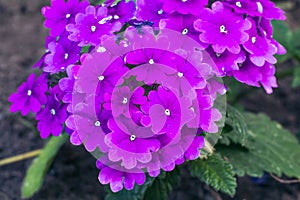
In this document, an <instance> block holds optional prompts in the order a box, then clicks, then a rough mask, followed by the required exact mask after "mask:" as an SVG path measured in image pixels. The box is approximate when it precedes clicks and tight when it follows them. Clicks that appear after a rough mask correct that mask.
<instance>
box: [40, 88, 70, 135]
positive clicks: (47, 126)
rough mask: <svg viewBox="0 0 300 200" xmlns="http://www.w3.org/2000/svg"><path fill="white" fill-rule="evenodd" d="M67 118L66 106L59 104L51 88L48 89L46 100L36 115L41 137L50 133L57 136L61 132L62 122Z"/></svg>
mask: <svg viewBox="0 0 300 200" xmlns="http://www.w3.org/2000/svg"><path fill="white" fill-rule="evenodd" d="M66 119H67V106H66V105H65V104H61V103H60V102H59V101H58V99H57V97H56V95H55V94H54V91H53V90H50V94H49V96H48V102H47V104H46V106H45V108H43V109H42V110H41V111H40V112H39V113H38V114H37V115H36V120H38V125H37V128H38V130H39V132H40V136H41V138H47V137H49V136H50V134H52V135H54V136H59V135H60V134H61V133H62V130H63V126H64V123H65V121H66Z"/></svg>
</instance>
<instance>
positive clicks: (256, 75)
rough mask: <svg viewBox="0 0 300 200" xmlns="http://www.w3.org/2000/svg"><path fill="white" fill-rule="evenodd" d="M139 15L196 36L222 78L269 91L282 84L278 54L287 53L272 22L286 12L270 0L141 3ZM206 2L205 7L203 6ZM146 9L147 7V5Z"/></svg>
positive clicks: (145, 0)
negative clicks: (277, 75) (277, 73)
mask: <svg viewBox="0 0 300 200" xmlns="http://www.w3.org/2000/svg"><path fill="white" fill-rule="evenodd" d="M137 3H138V7H139V8H138V12H137V17H138V18H139V19H142V20H150V21H153V23H154V25H155V26H157V27H159V28H169V29H173V30H176V31H180V32H182V34H186V35H189V36H190V37H192V38H193V39H195V40H197V41H198V42H199V44H201V46H203V47H204V48H205V49H206V50H207V51H208V52H209V54H210V55H211V57H212V58H213V59H214V61H215V63H216V66H217V69H218V71H219V74H218V76H220V77H222V76H233V77H235V78H236V79H237V80H238V81H240V82H242V83H246V84H248V85H251V86H256V87H260V85H262V86H263V87H264V89H265V90H266V92H267V93H272V88H274V87H277V83H276V78H275V76H274V74H275V67H274V65H273V64H275V63H276V59H275V57H274V55H275V54H285V53H286V51H285V49H284V47H283V46H281V45H280V44H279V43H278V42H277V41H275V40H274V39H273V38H272V26H271V20H284V19H285V16H284V12H283V11H282V10H281V9H279V8H277V7H275V5H274V3H272V2H270V1H269V0H257V1H252V0H241V1H240V0H222V1H216V2H214V3H213V4H212V5H208V2H207V0H191V1H179V0H160V1H150V0H149V1H148V0H143V1H137ZM205 6H207V7H206V8H204V7H205ZM146 7H147V9H146Z"/></svg>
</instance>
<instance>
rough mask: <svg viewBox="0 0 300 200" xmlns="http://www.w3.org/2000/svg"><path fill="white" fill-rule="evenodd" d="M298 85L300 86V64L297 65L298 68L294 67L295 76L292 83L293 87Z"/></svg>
mask: <svg viewBox="0 0 300 200" xmlns="http://www.w3.org/2000/svg"><path fill="white" fill-rule="evenodd" d="M299 56H300V55H299ZM298 86H300V64H299V65H297V66H296V68H295V69H294V78H293V83H292V87H294V88H295V87H298Z"/></svg>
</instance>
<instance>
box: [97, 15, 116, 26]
mask: <svg viewBox="0 0 300 200" xmlns="http://www.w3.org/2000/svg"><path fill="white" fill-rule="evenodd" d="M118 17H119V16H118ZM112 18H113V17H112V16H108V17H105V18H103V19H101V20H100V21H99V22H98V23H99V24H105V23H106V22H107V21H109V20H111V19H112Z"/></svg>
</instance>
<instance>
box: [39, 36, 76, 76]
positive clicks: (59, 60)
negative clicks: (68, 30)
mask: <svg viewBox="0 0 300 200" xmlns="http://www.w3.org/2000/svg"><path fill="white" fill-rule="evenodd" d="M48 49H49V52H50V53H49V54H47V55H46V56H45V66H44V71H45V72H49V73H52V74H53V73H57V72H60V71H65V70H66V68H67V67H68V66H69V65H71V64H76V62H77V61H78V60H79V57H80V50H81V48H80V47H78V43H76V42H71V41H69V40H68V38H67V35H66V34H64V35H63V36H61V37H60V38H59V40H58V41H57V42H56V41H53V42H50V43H49V44H48Z"/></svg>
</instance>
